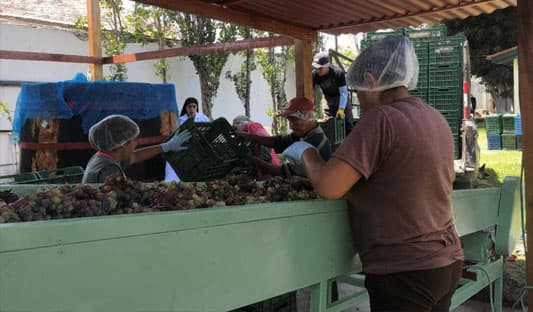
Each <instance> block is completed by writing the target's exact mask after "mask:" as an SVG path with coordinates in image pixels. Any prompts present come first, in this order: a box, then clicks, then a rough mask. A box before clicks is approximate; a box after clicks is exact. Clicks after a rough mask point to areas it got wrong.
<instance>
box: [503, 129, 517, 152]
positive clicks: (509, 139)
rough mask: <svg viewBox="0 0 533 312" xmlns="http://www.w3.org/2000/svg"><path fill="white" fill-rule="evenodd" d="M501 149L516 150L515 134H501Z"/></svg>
mask: <svg viewBox="0 0 533 312" xmlns="http://www.w3.org/2000/svg"><path fill="white" fill-rule="evenodd" d="M502 148H503V149H506V150H515V149H516V134H512V133H503V134H502Z"/></svg>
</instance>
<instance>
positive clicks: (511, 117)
mask: <svg viewBox="0 0 533 312" xmlns="http://www.w3.org/2000/svg"><path fill="white" fill-rule="evenodd" d="M517 117H518V115H515V114H504V115H503V116H502V126H503V128H502V130H503V131H502V132H503V133H511V134H516V118H517ZM521 131H522V129H521V128H520V132H521Z"/></svg>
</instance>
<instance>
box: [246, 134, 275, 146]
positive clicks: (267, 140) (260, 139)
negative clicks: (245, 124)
mask: <svg viewBox="0 0 533 312" xmlns="http://www.w3.org/2000/svg"><path fill="white" fill-rule="evenodd" d="M239 136H241V137H243V138H245V139H248V140H250V141H251V142H254V143H258V144H260V145H264V146H266V147H274V144H275V143H276V137H272V136H260V135H256V134H251V133H245V134H239Z"/></svg>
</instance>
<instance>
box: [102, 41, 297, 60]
mask: <svg viewBox="0 0 533 312" xmlns="http://www.w3.org/2000/svg"><path fill="white" fill-rule="evenodd" d="M293 43H294V40H293V39H292V38H289V37H283V36H279V37H269V38H259V39H248V40H239V41H234V42H225V43H214V44H209V45H205V46H193V47H182V48H174V49H166V50H157V51H148V52H140V53H134V54H125V55H117V56H109V57H104V58H103V63H104V64H117V63H126V62H136V61H144V60H153V59H160V58H166V57H173V56H188V55H195V54H209V53H217V52H234V51H240V50H246V49H255V48H266V47H276V46H284V45H292V44H293Z"/></svg>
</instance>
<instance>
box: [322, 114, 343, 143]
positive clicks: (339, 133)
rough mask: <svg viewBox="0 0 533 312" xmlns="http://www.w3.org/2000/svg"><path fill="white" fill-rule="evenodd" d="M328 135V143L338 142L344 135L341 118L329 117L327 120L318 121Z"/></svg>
mask: <svg viewBox="0 0 533 312" xmlns="http://www.w3.org/2000/svg"><path fill="white" fill-rule="evenodd" d="M318 124H319V125H320V127H321V128H322V130H324V133H325V134H326V136H327V137H328V140H329V143H330V144H339V143H341V142H342V141H344V138H345V137H346V129H345V124H344V120H343V119H341V118H329V119H328V120H327V121H323V122H319V123H318Z"/></svg>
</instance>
